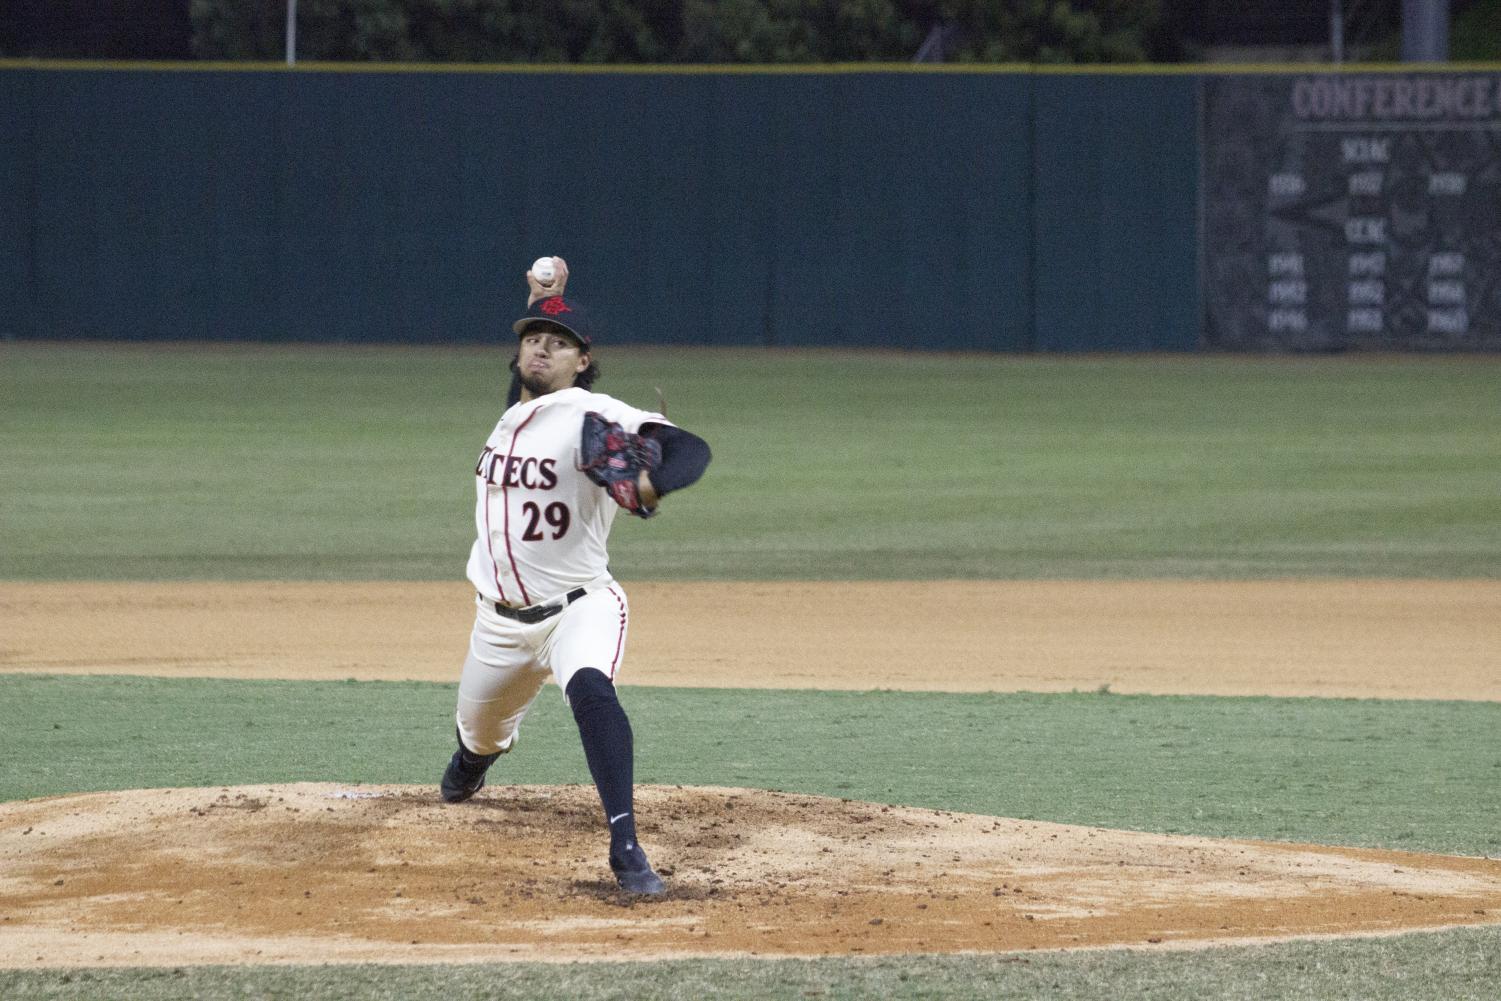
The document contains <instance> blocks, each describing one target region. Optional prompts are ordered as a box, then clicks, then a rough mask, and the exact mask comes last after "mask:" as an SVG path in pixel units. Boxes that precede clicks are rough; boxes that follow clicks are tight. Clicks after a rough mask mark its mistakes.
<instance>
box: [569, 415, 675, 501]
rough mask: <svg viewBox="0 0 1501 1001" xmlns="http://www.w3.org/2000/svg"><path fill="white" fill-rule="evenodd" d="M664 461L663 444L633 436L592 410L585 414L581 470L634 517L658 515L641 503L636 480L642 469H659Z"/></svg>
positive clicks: (579, 465) (580, 447)
mask: <svg viewBox="0 0 1501 1001" xmlns="http://www.w3.org/2000/svg"><path fill="white" fill-rule="evenodd" d="M661 461H662V445H661V443H660V442H658V441H657V440H656V439H654V438H647V437H644V436H643V435H639V434H632V433H631V432H629V431H627V430H626V429H625V428H623V427H621V426H620V425H619V424H617V423H615V422H614V421H612V420H608V419H606V418H605V417H604V415H602V414H598V413H595V412H594V411H593V410H591V411H589V412H588V413H586V414H585V415H584V431H583V436H582V438H581V440H580V442H579V461H578V467H579V469H581V470H583V473H584V475H585V476H587V477H589V479H591V480H593V481H594V482H595V483H598V484H599V485H600V486H602V487H604V488H605V490H606V491H607V492H608V493H609V495H610V497H611V499H612V500H614V501H615V503H616V504H619V505H620V506H621V507H623V508H625V509H626V510H627V511H629V512H630V513H631V514H634V515H637V516H639V517H642V518H650V517H651V516H652V515H654V514H656V513H657V509H656V508H649V507H646V506H645V505H643V504H642V503H641V495H640V491H639V489H638V488H637V485H636V481H637V479H638V478H639V477H640V476H641V471H642V470H651V469H656V468H657V464H658V463H660V462H661Z"/></svg>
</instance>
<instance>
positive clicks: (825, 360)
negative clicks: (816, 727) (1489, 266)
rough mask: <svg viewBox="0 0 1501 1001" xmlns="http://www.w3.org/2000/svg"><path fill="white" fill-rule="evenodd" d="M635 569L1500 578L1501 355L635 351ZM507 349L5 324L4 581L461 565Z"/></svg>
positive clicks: (625, 556) (625, 550)
mask: <svg viewBox="0 0 1501 1001" xmlns="http://www.w3.org/2000/svg"><path fill="white" fill-rule="evenodd" d="M601 364H602V365H603V368H604V378H603V380H602V381H601V383H600V386H599V388H600V389H601V390H604V391H608V392H611V393H613V394H614V395H617V396H620V397H621V398H623V399H626V400H628V401H631V402H635V403H637V404H639V405H644V406H653V405H654V401H655V399H656V394H655V390H654V388H653V387H660V388H661V389H662V390H663V392H664V393H665V395H666V397H667V401H668V402H667V408H668V411H669V414H670V416H671V417H673V418H674V419H675V420H677V421H678V422H680V423H681V424H683V426H685V427H688V428H690V429H693V430H696V431H698V432H700V433H701V434H703V435H704V437H705V438H707V439H708V440H709V441H710V443H711V444H712V445H713V446H714V450H715V456H716V458H715V462H714V464H713V465H712V466H711V467H710V472H709V474H708V475H707V477H706V478H705V480H704V481H703V482H702V483H701V484H700V485H698V486H697V487H695V488H694V489H693V490H692V491H690V492H688V493H685V494H683V495H681V497H678V498H673V499H672V500H671V501H670V504H671V508H670V511H671V514H672V517H671V518H665V517H664V518H660V519H657V520H655V521H653V522H649V523H645V524H641V523H635V522H630V523H626V522H622V523H621V524H620V525H619V526H618V528H617V530H616V532H615V537H614V539H613V544H612V556H613V557H614V563H615V567H616V571H617V573H618V574H619V575H620V576H621V578H622V579H625V580H632V579H635V580H640V579H648V578H655V579H725V580H755V579H776V578H820V579H846V578H849V579H860V578H864V579H873V578H880V579H918V578H968V577H980V578H1024V577H1051V578H1071V577H1085V578H1101V577H1114V578H1136V577H1214V578H1247V577H1283V576H1329V575H1343V576H1392V577H1414V576H1417V577H1477V576H1478V577H1495V576H1497V575H1498V574H1501V429H1498V426H1497V424H1498V422H1497V419H1496V414H1497V411H1498V401H1501V359H1490V358H1483V359H1476V358H1412V359H1401V360H1394V359H1385V358H1348V359H1336V358H1320V359H1285V358H1276V359H1243V358H1221V357H1211V358H1179V357H1170V358H1155V357H1154V358H1125V359H1100V358H1016V357H1008V356H983V355H971V356H963V355H916V356H913V355H901V354H869V353H855V352H760V351H729V350H698V351H690V350H681V349H672V350H669V349H635V350H628V349H616V350H614V351H609V352H604V353H603V357H602V360H601ZM505 375H506V373H505V356H504V355H503V353H502V352H499V351H493V350H492V351H482V350H476V349H466V350H450V351H445V350H440V349H415V348H414V349H405V350H402V349H374V348H347V347H345V348H339V347H320V348H308V349H298V348H284V347H277V348H268V347H220V348H210V349H206V350H204V349H194V348H191V347H174V346H167V347H163V346H143V347H132V348H108V347H99V346H87V345H85V346H67V345H37V344H0V510H3V511H4V512H5V521H4V529H3V530H4V533H5V536H4V545H3V546H0V579H48V578H51V579H57V578H85V579H126V580H130V579H194V578H209V579H452V578H456V577H460V576H462V572H463V561H464V558H465V555H466V553H467V550H468V545H469V536H470V532H471V531H472V525H471V520H472V510H473V499H472V496H473V487H472V482H471V480H470V478H469V477H470V470H471V469H472V467H473V463H474V459H475V457H476V456H477V455H478V454H479V450H480V447H481V445H482V444H483V442H484V438H485V436H486V435H487V434H488V433H489V431H490V429H491V428H492V427H493V426H494V422H495V421H496V420H497V419H498V417H499V411H500V399H501V396H502V394H503V391H504V382H503V379H502V377H503V376H505Z"/></svg>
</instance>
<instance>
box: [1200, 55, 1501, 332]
mask: <svg viewBox="0 0 1501 1001" xmlns="http://www.w3.org/2000/svg"><path fill="white" fill-rule="evenodd" d="M1203 157H1204V162H1203V182H1204V183H1203V199H1204V201H1203V206H1202V210H1201V211H1202V218H1203V227H1202V230H1201V232H1202V234H1203V235H1202V239H1203V241H1204V243H1203V248H1202V252H1203V276H1204V284H1205V289H1204V291H1205V298H1204V301H1205V303H1206V307H1205V311H1206V319H1207V326H1206V332H1205V339H1206V342H1207V343H1208V344H1209V345H1210V346H1212V347H1221V348H1227V349H1235V350H1266V351H1277V350H1289V351H1340V350H1346V349H1364V350H1380V349H1400V350H1414V349H1417V350H1435V351H1443V350H1476V349H1486V350H1496V349H1501V284H1498V276H1501V75H1498V74H1495V73H1411V74H1391V73H1382V74H1374V73H1369V74H1352V73H1325V74H1308V75H1285V76H1284V75H1276V76H1225V77H1209V78H1206V79H1205V81H1204V143H1203Z"/></svg>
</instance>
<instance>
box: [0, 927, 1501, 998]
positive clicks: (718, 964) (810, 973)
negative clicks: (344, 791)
mask: <svg viewBox="0 0 1501 1001" xmlns="http://www.w3.org/2000/svg"><path fill="white" fill-rule="evenodd" d="M1498 982H1501V930H1498V929H1495V928H1490V929H1458V930H1454V931H1446V932H1437V933H1432V934H1417V935H1405V936H1401V937H1397V938H1380V939H1369V938H1365V939H1343V940H1334V941H1324V942H1288V943H1280V944H1275V945H1265V946H1234V947H1220V948H1215V949H1210V950H1205V951H1198V952H1156V953H1148V952H1142V951H1136V950H1120V951H1101V952H1084V953H1025V954H1017V953H1013V954H1008V955H999V956H894V957H883V958H879V959H834V958H831V959H818V960H787V959H779V960H773V959H750V960H744V959H738V960H687V961H671V962H662V961H658V962H651V963H629V962H622V963H584V964H558V963H515V964H504V965H491V964H481V965H445V966H368V965H366V966H338V967H328V966H324V967H311V966H285V967H243V966H240V967H234V966H210V967H182V968H178V969H161V970H129V969H101V970H75V971H68V972H59V971H36V972H17V971H4V970H0V993H3V995H4V996H5V997H7V998H12V999H16V1001H23V999H24V1001H33V999H43V998H46V999H58V1001H61V999H89V1001H93V999H96V998H103V997H110V998H124V997H129V998H133V999H136V1001H169V999H170V1001H176V999H181V998H194V999H197V1001H231V999H233V1001H240V999H245V998H298V999H300V1001H399V999H408V998H443V999H445V1001H465V999H481V998H483V999H498V998H528V999H538V1001H546V999H559V1001H565V999H566V1001H605V999H622V998H652V999H656V1001H702V999H704V998H715V999H725V1001H740V999H745V1001H766V999H783V998H786V999H797V1001H802V999H806V998H820V999H831V1001H867V999H870V998H889V999H892V1001H919V999H933V998H954V999H959V998H1049V999H1054V1001H1086V999H1087V1001H1119V999H1121V998H1153V999H1156V1001H1202V999H1204V998H1215V999H1218V1001H1276V999H1289V1001H1291V999H1306V1001H1333V999H1344V998H1349V999H1355V998H1359V999H1362V1001H1493V999H1494V998H1495V985H1496V984H1497V983H1498Z"/></svg>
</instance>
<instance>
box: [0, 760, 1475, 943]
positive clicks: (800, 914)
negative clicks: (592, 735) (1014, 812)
mask: <svg viewBox="0 0 1501 1001" xmlns="http://www.w3.org/2000/svg"><path fill="white" fill-rule="evenodd" d="M637 805H638V812H639V813H640V816H641V822H640V833H641V839H642V842H643V843H644V844H645V845H646V846H647V848H648V851H649V852H650V853H651V856H652V859H653V861H654V862H655V863H656V865H657V869H658V871H659V872H660V873H661V874H662V876H663V878H664V879H666V880H667V882H668V886H669V891H668V893H667V894H666V896H665V897H660V898H651V899H647V898H633V897H630V896H628V895H626V894H623V893H621V892H620V891H619V890H618V889H617V888H616V886H615V882H614V880H613V879H612V878H611V876H610V873H609V870H608V868H607V866H606V864H605V856H604V848H605V845H606V835H605V830H604V821H603V818H602V817H601V816H600V815H599V804H598V800H597V798H596V796H595V793H594V790H593V789H592V787H579V786H569V787H540V786H492V787H487V788H486V789H485V790H484V792H482V793H481V794H480V795H479V796H478V797H476V798H475V799H473V800H471V801H470V802H468V803H464V804H461V805H458V806H449V805H446V804H443V803H442V802H440V801H439V800H438V798H437V794H436V790H435V789H429V788H426V787H420V788H419V787H411V786H362V787H340V786H334V785H327V784H298V785H285V786H240V787H235V788H224V789H173V790H145V791H130V792H114V793H91V794H86V795H78V796H66V797H56V798H50V799H43V800H32V801H27V802H22V803H10V804H4V805H0V871H3V873H4V874H5V876H4V879H3V882H0V904H3V906H0V919H3V922H4V923H3V925H0V927H3V929H4V932H5V934H4V935H3V936H0V965H4V966H8V967H33V966H76V965H91V964H109V965H120V964H126V965H130V964H135V965H158V964H160V965H165V964H172V965H181V964H183V963H272V962H295V963H307V962H371V961H377V962H378V961H391V962H403V963H412V962H430V961H445V960H452V961H494V960H503V959H527V960H538V959H556V960H575V959H579V958H595V959H649V958H658V957H671V956H689V955H728V954H739V955H746V954H749V955H818V954H829V955H854V954H882V953H908V952H930V953H931V952H961V951H978V952H1002V951H1011V950H1018V949H1037V948H1076V947H1100V946H1119V945H1147V944H1164V945H1175V944H1176V945H1184V944H1200V943H1206V942H1213V941H1244V940H1248V939H1268V938H1284V937H1289V936H1298V935H1325V934H1351V933H1366V934H1369V933H1376V932H1390V931H1400V930H1407V929H1414V928H1428V927H1440V926H1446V925H1453V924H1478V923H1486V922H1495V921H1498V920H1501V862H1498V861H1493V860H1485V859H1469V858H1453V857H1444V856H1424V855H1415V854H1409V853H1398V852H1381V851H1369V850H1362V849H1345V848H1326V847H1318V846H1309V845H1286V844H1268V843H1258V842H1243V841H1223V840H1213V839H1207V838H1183V837H1168V836H1164V835H1156V834H1142V833H1132V832H1123V831H1109V830H1100V829H1092V828H1080V827H1067V826H1063V825H1058V824H1047V823H1039V822H1031V821H1016V820H1005V819H999V818H994V817H981V816H975V815H971V814H960V813H946V812H942V811H933V810H918V809H912V808H907V807H893V806H881V805H878V804H871V803H860V802H851V801H847V800H837V799H828V798H822V797H814V796H802V795H795V794H783V793H769V792H760V791H754V790H746V789H723V788H703V787H695V788H683V787H653V786H648V787H643V788H641V789H639V790H638V793H637Z"/></svg>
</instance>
